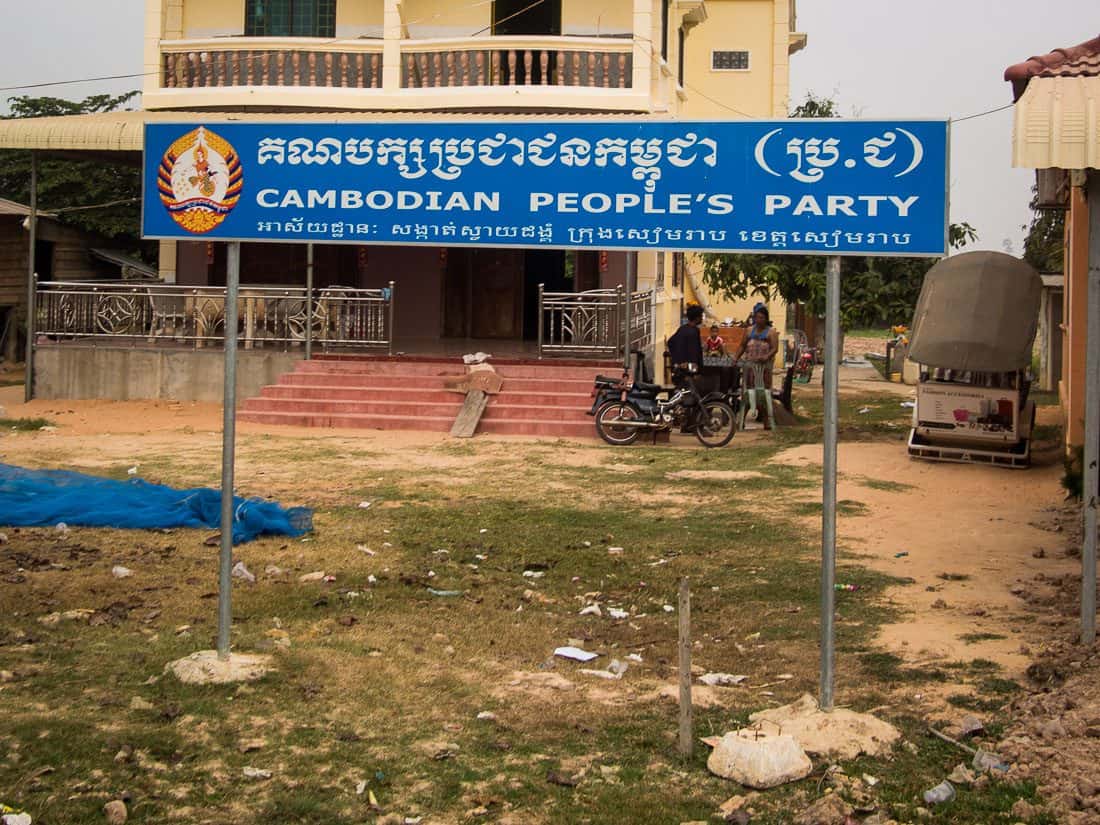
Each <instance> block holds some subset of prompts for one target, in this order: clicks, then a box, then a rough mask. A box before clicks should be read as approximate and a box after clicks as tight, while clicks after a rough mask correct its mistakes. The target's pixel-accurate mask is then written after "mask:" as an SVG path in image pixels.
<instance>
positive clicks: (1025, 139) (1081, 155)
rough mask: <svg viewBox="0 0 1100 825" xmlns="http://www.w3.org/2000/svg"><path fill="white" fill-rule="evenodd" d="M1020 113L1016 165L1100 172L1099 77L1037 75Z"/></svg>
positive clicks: (1014, 147) (1014, 148)
mask: <svg viewBox="0 0 1100 825" xmlns="http://www.w3.org/2000/svg"><path fill="white" fill-rule="evenodd" d="M1015 114H1016V117H1015V123H1014V127H1013V140H1012V165H1013V166H1022V167H1024V168H1026V169H1048V168H1051V167H1054V168H1058V169H1100V77H1033V78H1032V79H1031V81H1030V82H1029V83H1028V84H1027V91H1025V92H1024V94H1023V96H1022V97H1021V98H1020V99H1019V100H1018V101H1017V102H1016V113H1015Z"/></svg>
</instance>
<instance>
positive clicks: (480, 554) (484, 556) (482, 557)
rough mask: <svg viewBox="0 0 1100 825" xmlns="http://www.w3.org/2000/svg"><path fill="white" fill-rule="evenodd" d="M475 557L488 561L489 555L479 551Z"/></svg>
mask: <svg viewBox="0 0 1100 825" xmlns="http://www.w3.org/2000/svg"><path fill="white" fill-rule="evenodd" d="M474 558H475V559H477V560H478V561H486V560H488V558H489V557H488V556H486V555H485V554H484V553H478V554H477V555H476V556H474Z"/></svg>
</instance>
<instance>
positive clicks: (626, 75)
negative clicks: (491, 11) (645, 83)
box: [401, 37, 634, 89]
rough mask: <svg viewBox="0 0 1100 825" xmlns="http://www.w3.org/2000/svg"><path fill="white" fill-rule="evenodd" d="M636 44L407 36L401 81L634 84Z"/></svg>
mask: <svg viewBox="0 0 1100 825" xmlns="http://www.w3.org/2000/svg"><path fill="white" fill-rule="evenodd" d="M633 63H634V61H633V43H632V41H630V40H624V39H621V38H599V37H494V38H492V39H491V40H488V41H487V40H486V39H485V38H476V39H445V40H406V41H404V42H402V44H401V68H402V71H401V86H402V88H406V89H424V88H440V87H454V86H570V87H581V88H603V89H629V88H631V87H632V73H633V69H634V66H633Z"/></svg>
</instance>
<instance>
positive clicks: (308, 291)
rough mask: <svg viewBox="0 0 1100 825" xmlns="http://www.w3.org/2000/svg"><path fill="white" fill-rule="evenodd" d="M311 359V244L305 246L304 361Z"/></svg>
mask: <svg viewBox="0 0 1100 825" xmlns="http://www.w3.org/2000/svg"><path fill="white" fill-rule="evenodd" d="M311 358H313V244H311V243H310V244H306V360H307V361H309V360H310V359H311Z"/></svg>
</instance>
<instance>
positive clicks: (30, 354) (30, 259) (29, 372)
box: [13, 150, 38, 401]
mask: <svg viewBox="0 0 1100 825" xmlns="http://www.w3.org/2000/svg"><path fill="white" fill-rule="evenodd" d="M27 234H28V235H29V238H28V240H27V344H26V346H27V354H26V356H25V357H24V362H25V363H24V364H23V376H24V377H23V400H24V401H30V400H31V399H33V398H34V315H35V298H36V297H37V295H36V294H35V290H36V288H37V286H38V285H37V284H36V283H35V268H34V258H35V255H34V253H35V247H36V246H37V245H38V153H37V152H35V151H33V150H32V151H31V213H30V215H29V216H28V217H27ZM13 334H14V333H13Z"/></svg>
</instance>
